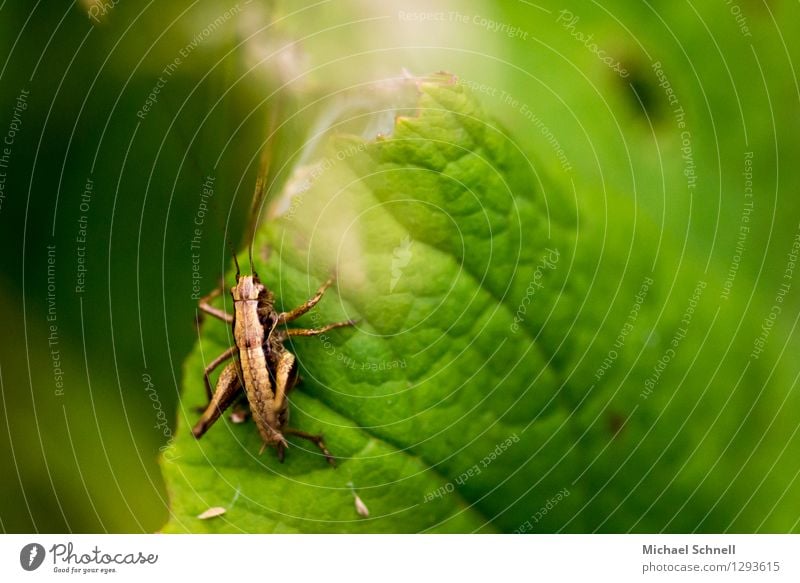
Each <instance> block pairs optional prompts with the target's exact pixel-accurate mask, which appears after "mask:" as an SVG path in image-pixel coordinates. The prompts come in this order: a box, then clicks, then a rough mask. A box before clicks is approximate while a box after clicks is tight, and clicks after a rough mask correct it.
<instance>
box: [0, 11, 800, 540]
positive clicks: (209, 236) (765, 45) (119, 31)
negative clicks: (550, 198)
mask: <svg viewBox="0 0 800 583" xmlns="http://www.w3.org/2000/svg"><path fill="white" fill-rule="evenodd" d="M112 4H113V3H112V2H106V3H105V4H104V3H102V2H93V1H91V0H86V1H81V2H76V3H59V2H37V3H30V2H22V1H20V0H6V1H5V2H3V3H2V4H0V62H1V63H2V64H1V65H0V87H2V91H1V94H0V135H1V136H2V138H0V139H4V138H6V139H10V141H11V143H10V144H9V143H8V141H6V142H5V144H0V148H6V149H5V150H2V149H0V154H3V153H5V158H4V160H3V165H2V166H3V167H0V172H4V173H5V176H0V179H4V182H3V183H2V184H3V190H2V191H0V192H1V193H2V194H3V198H2V199H0V202H1V206H0V237H2V248H3V250H4V251H3V253H2V261H1V262H0V314H1V315H2V316H1V317H2V331H3V333H2V335H1V336H0V395H2V401H0V406H1V407H2V410H3V418H2V423H3V424H4V425H5V427H4V428H3V429H2V430H0V458H1V459H2V467H3V480H2V481H1V482H0V528H2V530H3V531H5V532H25V531H40V532H61V531H75V532H87V531H109V532H140V531H144V532H152V531H155V530H158V529H159V528H160V526H161V525H162V524H163V523H164V522H165V521H166V519H167V516H168V509H167V500H166V495H165V491H164V487H163V481H162V477H161V473H160V470H159V468H158V466H157V457H158V453H159V448H160V447H162V446H164V445H165V444H166V443H167V442H168V441H169V438H170V436H171V435H172V433H171V432H172V428H173V427H174V419H175V417H176V409H177V407H178V397H179V386H180V381H181V365H182V362H183V360H184V358H185V356H186V355H187V354H188V352H189V350H190V348H191V346H192V345H193V343H194V341H195V340H196V329H195V326H194V317H195V307H196V301H195V300H194V299H192V295H193V293H194V290H193V285H194V283H195V280H194V279H193V276H192V275H193V265H196V263H194V262H193V254H194V255H199V258H198V257H195V258H194V259H199V261H200V263H199V265H200V273H201V275H202V279H201V287H202V290H203V291H204V292H205V291H207V290H210V289H211V288H212V287H214V285H215V284H216V282H217V281H218V279H219V277H220V276H221V274H222V272H223V269H224V266H225V264H226V262H227V258H228V257H229V252H228V251H227V249H226V245H225V241H226V240H231V241H232V242H233V243H234V244H237V243H239V242H240V241H241V232H242V229H243V226H244V225H245V223H246V217H247V213H248V211H249V205H250V202H251V192H252V185H253V184H254V181H255V174H256V158H257V155H258V151H259V148H260V147H261V146H262V144H263V142H264V139H265V136H266V129H265V128H266V124H267V118H268V113H269V112H271V111H274V110H275V108H276V107H277V106H278V104H280V107H281V108H282V109H281V112H282V116H283V117H286V118H288V116H289V115H288V114H289V113H290V112H298V111H299V112H300V113H299V115H297V116H295V117H294V118H293V121H292V122H291V123H290V124H288V125H286V126H284V127H283V128H282V129H281V132H280V134H279V136H278V138H277V139H276V142H275V143H276V144H277V145H279V146H280V148H276V167H277V168H279V169H280V168H281V167H282V166H281V165H282V163H283V162H285V161H286V160H287V159H288V158H290V157H291V153H293V152H295V151H296V148H298V147H299V146H300V145H301V144H302V143H303V142H304V141H305V140H306V139H307V138H308V135H309V133H310V132H311V130H312V127H313V124H314V122H315V121H316V120H317V116H318V115H319V114H320V112H319V111H318V108H317V107H316V106H315V100H316V99H318V98H319V97H320V96H327V95H331V94H334V93H336V92H338V91H341V90H344V89H347V88H352V87H355V86H358V85H359V84H362V83H367V82H372V81H374V80H376V79H383V78H392V77H397V76H400V75H402V74H403V71H404V69H405V70H407V71H410V72H411V73H413V74H425V73H428V72H432V71H437V70H447V71H451V72H453V73H455V74H456V75H458V76H459V78H460V79H461V80H462V82H464V83H465V84H467V85H469V86H470V87H472V88H473V89H474V90H475V92H476V93H477V94H478V95H479V96H480V98H481V100H482V101H483V103H484V105H485V106H486V108H487V109H488V110H489V111H491V112H493V114H494V115H495V116H497V117H498V118H499V119H500V120H501V121H502V122H504V123H505V124H506V125H507V126H508V127H509V128H510V129H511V131H512V132H513V133H514V134H515V137H516V139H517V140H518V141H519V142H520V143H521V144H522V145H523V146H524V148H525V149H526V153H527V154H528V155H530V156H531V157H532V158H533V159H534V160H535V161H536V166H537V167H539V168H541V169H542V170H543V171H544V172H545V173H547V174H549V175H550V176H552V177H554V178H555V179H556V180H559V181H561V182H562V184H565V185H569V187H570V188H572V187H573V186H574V190H575V192H576V193H581V196H584V197H596V198H597V199H598V200H604V198H605V197H606V196H608V195H610V194H622V195H623V196H625V197H628V198H630V199H631V201H632V202H633V204H634V205H635V208H636V211H637V212H641V213H643V215H645V216H647V217H649V218H650V219H651V220H652V221H653V223H654V224H656V225H658V226H659V228H660V232H661V233H662V234H664V236H665V240H668V241H669V243H665V244H670V245H678V247H679V248H677V249H675V252H676V253H683V254H685V255H687V256H691V257H692V258H694V260H695V261H696V262H697V263H698V264H700V265H703V266H705V267H706V269H707V272H708V273H710V274H711V276H712V277H717V278H721V279H724V278H725V277H726V275H727V273H728V269H729V267H730V265H731V263H732V261H733V257H734V255H735V254H736V244H737V241H738V240H739V239H738V235H739V232H740V231H739V226H740V224H741V221H742V212H743V208H744V207H743V204H744V202H745V198H744V195H743V193H744V189H745V186H746V184H745V182H746V178H747V177H745V176H744V175H743V172H744V171H745V160H746V158H748V159H750V160H752V187H753V193H754V194H753V200H754V206H753V211H752V214H751V215H750V216H751V218H752V220H751V222H750V223H749V225H750V227H751V230H750V231H749V233H748V235H747V237H746V241H745V243H744V251H743V252H742V254H741V262H740V263H737V265H738V269H737V271H736V275H735V285H734V288H733V291H732V293H734V294H736V296H738V297H740V298H744V301H743V302H744V303H745V304H746V306H747V308H746V309H747V311H748V313H749V317H751V318H752V319H753V321H755V322H760V321H761V320H763V318H764V317H766V316H767V315H768V313H769V309H770V306H772V304H773V303H774V297H775V294H776V292H777V290H778V286H779V285H780V283H781V278H782V275H783V270H784V268H785V266H786V262H787V256H786V255H787V252H788V250H789V248H790V247H791V243H792V241H793V239H794V237H795V236H796V234H797V232H798V224H799V223H800V206H798V205H797V204H796V200H795V199H796V196H797V190H798V185H800V165H798V164H797V163H796V162H795V160H796V158H797V155H798V152H800V143H798V140H800V116H798V105H800V85H799V84H798V79H797V72H796V70H795V59H797V58H798V57H800V46H799V43H800V35H799V34H798V32H800V30H799V29H800V6H798V4H797V2H792V1H788V0H786V1H778V0H776V1H770V2H766V1H765V0H761V1H758V0H738V1H736V2H724V1H716V0H707V1H703V2H687V3H673V2H664V1H660V0H656V1H653V2H649V3H645V2H642V3H639V2H625V1H621V0H620V1H614V2H599V3H583V2H564V3H556V2H541V3H531V2H522V1H520V2H516V1H510V0H509V1H507V2H488V1H486V2H434V3H429V2H380V3H378V2H367V1H345V0H335V1H330V2H324V1H323V2H265V1H259V0H250V1H249V2H248V1H242V0H240V1H239V2H235V1H230V2H225V1H215V2H207V1H206V2H200V1H195V2H188V1H186V2H185V1H182V0H181V1H174V2H169V3H166V2H161V3H156V2H152V1H151V2H136V1H127V0H122V1H120V2H118V3H117V5H116V6H113V5H112ZM576 19H577V20H576ZM599 50H602V51H604V52H603V53H602V54H600V55H599V54H598V53H597V51H599ZM603 58H607V60H608V62H609V63H610V64H607V63H606V62H604V61H603V60H602V59H603ZM657 62H658V63H661V67H662V68H661V70H663V71H664V73H665V75H666V79H667V80H668V82H669V85H670V87H671V89H672V90H673V91H674V95H675V97H676V99H677V100H678V101H677V103H678V104H679V106H681V107H682V108H683V110H684V112H685V122H686V128H685V130H681V129H679V128H678V126H677V123H676V119H675V115H674V111H673V110H674V105H673V106H671V105H670V104H669V102H668V101H667V96H666V94H665V92H664V87H660V86H659V82H660V81H661V79H660V78H659V77H658V75H657V74H656V72H655V70H654V68H653V63H657ZM615 67H616V69H617V70H616V71H615V70H614V68H615ZM620 70H624V71H625V73H626V75H625V76H623V75H621V74H620V72H619V71H620ZM156 90H157V93H154V92H155V91H156ZM148 96H152V97H153V98H154V99H152V98H149V97H148ZM148 104H149V105H148ZM682 131H687V132H689V135H690V139H691V144H692V147H693V152H692V153H693V163H694V167H693V168H694V170H693V171H694V172H695V175H696V187H695V188H694V189H689V188H687V176H686V175H685V171H686V169H687V160H686V159H684V158H683V157H682V151H681V147H682V140H683V139H684V138H685V136H684V137H683V138H682ZM750 153H752V157H751V158H750V157H749V156H750ZM288 171H289V168H288V167H283V170H282V171H277V172H276V175H277V180H278V181H280V179H281V175H284V176H285V174H286V173H288ZM209 176H212V177H214V194H213V196H212V197H210V199H209V200H208V201H207V204H208V207H209V208H208V211H207V212H206V213H205V215H204V217H203V219H204V222H203V225H202V235H201V237H200V239H199V249H197V248H195V249H193V248H192V237H193V235H194V234H195V233H194V229H195V228H196V227H197V225H196V224H195V223H194V221H195V218H196V217H197V214H198V209H199V208H200V204H201V194H202V193H203V183H204V182H205V181H206V179H207V177H209ZM89 181H91V192H90V193H88V194H87V192H86V191H87V183H88V182H89ZM82 205H83V206H82ZM613 214H614V213H613V210H612V212H610V213H609V215H608V216H609V219H610V224H609V227H608V228H609V229H612V230H613ZM83 217H85V219H84V218H83ZM84 231H85V233H84ZM82 237H85V243H84V242H83V241H79V240H78V239H79V238H82ZM48 248H51V249H52V248H54V251H52V252H51V253H50V254H48ZM48 258H51V259H52V262H51V263H48ZM82 267H85V269H86V271H85V272H83V274H81V273H80V272H79V271H78V270H79V269H80V268H82ZM48 269H50V271H48ZM48 278H49V280H48ZM81 283H83V288H82V289H76V288H79V287H80V285H81ZM793 291H794V290H793ZM786 302H787V303H786V304H785V305H784V310H783V314H782V316H781V317H780V318H779V319H778V320H777V323H776V325H775V328H774V329H773V330H772V332H771V335H770V340H769V342H770V343H771V344H772V345H773V346H774V347H775V348H776V350H775V353H776V354H778V355H779V358H778V359H776V361H775V363H774V364H775V367H776V368H775V370H776V371H777V373H776V374H778V375H779V376H780V377H781V378H785V379H795V378H796V374H797V372H798V369H800V363H798V362H797V360H796V359H793V358H792V355H793V354H796V351H797V349H798V345H797V341H796V338H795V337H794V336H793V335H792V332H793V330H794V326H795V323H796V318H797V309H798V306H800V294H797V293H790V294H788V296H787V299H786ZM48 318H49V319H48ZM743 333H745V334H749V335H752V336H754V337H755V336H756V335H757V333H758V331H757V330H752V329H751V330H747V331H745V332H743ZM706 365H707V366H709V367H712V366H715V365H716V363H711V362H709V363H706ZM55 369H60V376H56V374H54V370H55ZM56 372H59V371H56ZM59 383H63V386H62V385H61V384H59ZM793 389H794V385H791V386H789V383H787V387H786V390H787V391H790V390H793Z"/></svg>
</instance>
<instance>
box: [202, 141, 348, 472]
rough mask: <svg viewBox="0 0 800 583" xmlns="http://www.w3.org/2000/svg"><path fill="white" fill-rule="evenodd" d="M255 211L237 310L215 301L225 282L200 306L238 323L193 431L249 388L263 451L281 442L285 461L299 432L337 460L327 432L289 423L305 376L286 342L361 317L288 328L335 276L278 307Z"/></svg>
mask: <svg viewBox="0 0 800 583" xmlns="http://www.w3.org/2000/svg"><path fill="white" fill-rule="evenodd" d="M268 158H269V150H265V151H264V153H263V154H262V157H261V167H260V170H259V176H258V180H257V182H256V193H255V196H254V199H253V210H255V209H256V207H260V202H261V201H262V200H263V196H264V193H265V192H266V189H265V188H264V184H265V182H266V168H267V166H268V162H267V161H268ZM251 217H254V222H253V223H252V231H251V233H250V269H251V274H250V275H242V274H241V270H240V268H239V262H238V260H237V258H236V255H235V254H234V256H233V259H234V262H235V265H236V285H234V286H233V287H232V288H231V290H230V292H231V297H232V299H233V314H228V313H227V312H225V311H224V310H221V309H219V308H216V307H214V306H213V305H211V301H212V300H213V299H214V298H215V297H218V296H219V295H221V294H222V291H223V286H220V287H219V288H217V289H216V290H214V291H213V292H211V293H210V294H209V295H207V296H206V297H204V298H202V299H201V300H200V303H199V306H198V307H199V309H200V310H201V312H202V313H205V314H208V315H210V316H213V317H215V318H219V319H220V320H223V321H224V322H227V323H228V324H230V325H231V326H232V328H233V338H234V345H233V346H231V347H230V348H228V349H227V350H226V351H225V352H223V353H222V354H220V355H219V356H218V357H217V358H215V359H214V360H213V361H212V362H211V363H209V365H208V366H207V367H206V368H205V371H204V374H203V379H204V381H205V387H206V394H207V396H208V405H207V406H206V408H205V410H204V412H203V414H202V416H201V417H200V420H199V421H198V422H197V424H196V425H195V426H194V428H193V429H192V434H193V435H194V436H195V437H196V438H198V439H199V438H200V437H202V436H203V435H204V434H205V432H206V431H208V429H209V428H210V427H211V426H212V425H213V424H214V423H215V422H216V421H217V419H219V417H220V416H221V415H222V413H223V412H224V411H225V410H226V409H228V408H229V407H230V406H231V405H233V404H234V402H235V401H237V399H239V398H240V396H241V395H242V392H243V393H244V395H245V396H246V398H247V401H248V403H249V405H250V414H251V415H252V417H253V420H254V421H255V424H256V427H258V431H259V433H260V435H261V439H262V440H263V446H262V448H261V452H263V451H264V449H265V448H266V447H268V446H269V447H275V448H276V449H277V452H278V459H279V460H280V461H281V462H282V461H283V459H284V456H285V452H286V448H287V447H288V443H287V441H286V437H285V436H286V435H294V436H297V437H300V438H303V439H307V440H309V441H311V442H312V443H314V444H315V445H316V446H317V447H318V448H319V449H320V450H321V451H322V454H323V455H324V456H325V458H326V459H327V460H328V462H329V463H330V464H331V465H334V466H335V465H336V464H335V460H334V458H333V456H332V455H331V453H330V451H328V448H327V447H326V446H325V442H324V441H323V439H322V436H321V435H312V434H310V433H306V432H304V431H300V430H298V429H294V428H290V427H288V425H287V424H288V421H289V401H288V399H287V396H288V394H289V392H290V391H291V390H292V389H293V388H294V387H295V385H296V384H297V383H298V380H299V377H298V373H297V360H296V359H295V356H294V354H292V353H291V352H289V350H287V348H286V347H285V346H284V342H285V341H286V340H288V339H289V338H291V337H296V336H316V335H318V334H323V333H325V332H327V331H328V330H332V329H334V328H340V327H343V326H352V325H354V324H355V321H353V320H348V321H345V322H336V323H334V324H328V325H327V326H322V327H319V328H287V327H286V324H288V323H289V322H292V321H294V320H296V319H297V318H299V317H300V316H302V315H303V314H305V313H307V312H308V311H310V310H311V309H312V308H313V307H314V306H315V305H317V303H318V302H319V301H320V300H321V299H322V296H323V295H324V293H325V291H326V290H327V289H328V288H329V287H330V286H331V285H332V284H333V278H332V277H331V278H329V279H328V280H327V281H325V283H323V284H322V285H321V286H320V288H319V289H318V290H317V292H316V293H315V294H314V296H313V297H311V298H310V299H308V300H307V301H305V302H304V303H303V304H301V305H300V306H298V307H296V308H294V309H293V310H290V311H288V312H278V311H276V309H275V297H274V294H273V293H272V292H271V291H270V290H269V289H268V288H267V287H266V286H265V285H264V284H263V283H262V282H261V280H260V279H259V277H258V274H257V273H256V272H255V271H254V270H253V247H252V245H253V244H252V241H253V239H254V233H255V225H256V224H257V222H258V216H257V214H256V213H255V212H252V213H251ZM228 360H232V362H230V363H229V364H228V365H227V366H225V368H224V369H222V372H221V373H220V375H219V378H218V380H217V385H216V390H215V391H214V392H213V393H212V391H211V381H210V380H209V375H210V374H211V373H212V372H213V371H214V370H215V369H216V368H218V367H219V366H220V365H222V364H223V363H224V362H226V361H228Z"/></svg>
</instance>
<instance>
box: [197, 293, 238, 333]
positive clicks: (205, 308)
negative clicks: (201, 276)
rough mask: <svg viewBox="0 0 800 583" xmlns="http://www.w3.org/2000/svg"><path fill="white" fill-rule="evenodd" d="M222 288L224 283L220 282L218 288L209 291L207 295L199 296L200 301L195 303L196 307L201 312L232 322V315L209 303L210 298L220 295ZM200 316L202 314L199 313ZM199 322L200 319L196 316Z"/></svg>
mask: <svg viewBox="0 0 800 583" xmlns="http://www.w3.org/2000/svg"><path fill="white" fill-rule="evenodd" d="M223 289H224V284H220V286H219V287H218V288H216V289H215V290H214V291H212V292H211V293H209V294H208V295H207V296H203V297H202V298H200V302H199V303H198V304H197V307H198V308H200V311H201V312H204V313H206V314H208V315H210V316H214V317H215V318H219V319H220V320H222V321H224V322H227V323H228V324H232V323H233V316H231V315H230V314H227V313H226V312H225V311H223V310H220V309H219V308H215V307H214V306H212V305H211V300H213V299H214V298H216V297H217V296H219V295H221V294H222V291H223ZM200 316H202V314H200ZM199 323H200V319H199V318H198V324H199Z"/></svg>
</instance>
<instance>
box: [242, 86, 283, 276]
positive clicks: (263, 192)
mask: <svg viewBox="0 0 800 583" xmlns="http://www.w3.org/2000/svg"><path fill="white" fill-rule="evenodd" d="M275 101H276V102H277V101H279V100H278V99H277V98H276V100H275ZM279 118H280V107H279V104H276V105H275V107H274V108H273V109H272V111H270V112H269V114H268V121H267V138H266V139H267V143H266V144H265V145H264V147H263V149H262V151H261V158H260V160H259V163H258V176H257V177H256V188H255V192H254V193H253V206H252V207H251V208H250V225H249V226H250V228H249V229H248V237H249V242H248V248H249V253H248V256H249V258H250V270H251V271H252V272H253V275H256V271H255V269H254V267H253V244H254V243H255V238H256V229H257V228H258V222H259V218H260V216H261V209H262V207H263V205H264V199H265V198H266V196H267V191H268V189H267V179H268V177H269V171H270V166H271V162H272V152H273V149H274V142H275V139H276V138H275V136H276V133H277V129H278V120H279Z"/></svg>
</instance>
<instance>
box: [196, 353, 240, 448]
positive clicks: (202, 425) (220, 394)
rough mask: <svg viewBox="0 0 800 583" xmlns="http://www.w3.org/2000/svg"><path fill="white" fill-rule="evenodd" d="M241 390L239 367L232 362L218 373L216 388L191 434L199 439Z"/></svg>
mask: <svg viewBox="0 0 800 583" xmlns="http://www.w3.org/2000/svg"><path fill="white" fill-rule="evenodd" d="M241 390H242V381H241V379H240V378H239V367H238V365H237V363H235V362H232V363H230V364H229V365H228V366H226V367H225V368H224V369H223V370H222V373H221V374H220V375H219V380H218V381H217V390H216V391H215V392H214V396H213V397H212V398H211V402H210V403H209V404H208V407H206V410H205V412H204V413H203V416H202V417H200V420H199V421H198V422H197V424H196V425H195V426H194V428H193V429H192V435H194V436H195V437H196V438H197V439H200V438H201V437H202V436H203V434H205V432H206V431H208V428H209V427H211V426H212V425H213V424H214V423H215V422H216V420H217V419H219V417H220V415H222V413H223V412H224V411H225V410H226V409H227V408H228V407H230V406H231V405H232V404H233V402H234V401H235V400H236V397H237V396H238V395H239V393H240V392H241Z"/></svg>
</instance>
